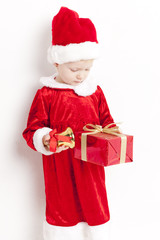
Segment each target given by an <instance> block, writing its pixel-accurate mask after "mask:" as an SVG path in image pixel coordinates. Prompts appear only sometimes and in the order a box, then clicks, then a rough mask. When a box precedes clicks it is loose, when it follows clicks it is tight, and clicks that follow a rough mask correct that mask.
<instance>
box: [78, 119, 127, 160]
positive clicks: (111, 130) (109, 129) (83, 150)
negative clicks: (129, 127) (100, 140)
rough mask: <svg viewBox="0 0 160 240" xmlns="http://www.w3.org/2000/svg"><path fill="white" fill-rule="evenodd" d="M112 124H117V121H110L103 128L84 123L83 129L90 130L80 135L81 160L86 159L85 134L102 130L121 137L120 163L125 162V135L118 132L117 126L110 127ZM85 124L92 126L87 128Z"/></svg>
mask: <svg viewBox="0 0 160 240" xmlns="http://www.w3.org/2000/svg"><path fill="white" fill-rule="evenodd" d="M113 124H119V123H110V124H108V125H106V126H105V127H104V128H102V126H101V125H94V124H86V125H85V126H84V127H83V130H84V131H90V133H82V137H81V159H82V160H84V161H87V135H91V134H95V133H98V132H103V133H108V134H111V135H116V136H119V137H120V138H121V154H120V163H125V159H126V148H127V137H126V136H125V135H124V134H122V133H120V132H119V127H118V126H114V127H110V126H112V125H113ZM87 126H90V127H92V128H87Z"/></svg>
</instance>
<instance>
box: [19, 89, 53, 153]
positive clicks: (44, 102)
mask: <svg viewBox="0 0 160 240" xmlns="http://www.w3.org/2000/svg"><path fill="white" fill-rule="evenodd" d="M50 101H51V94H49V92H48V90H47V88H42V89H39V90H38V91H37V93H36V95H35V97H34V99H33V102H32V105H31V108H30V111H29V116H28V121H27V128H26V129H25V130H24V131H23V133H22V135H23V137H24V139H25V140H26V142H27V144H28V146H29V147H31V148H32V149H33V150H35V151H36V150H37V149H36V148H35V146H34V144H33V135H34V133H35V131H36V130H37V129H40V128H43V127H49V107H50Z"/></svg>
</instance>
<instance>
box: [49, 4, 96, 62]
mask: <svg viewBox="0 0 160 240" xmlns="http://www.w3.org/2000/svg"><path fill="white" fill-rule="evenodd" d="M98 46H99V44H98V40H97V33H96V29H95V26H94V24H93V23H92V21H91V20H90V19H89V18H79V15H78V13H77V12H75V11H73V10H70V9H68V8H66V7H61V9H60V10H59V12H58V14H57V15H56V16H54V18H53V21H52V45H51V46H50V47H49V49H48V61H49V62H50V63H51V64H53V63H59V64H63V63H66V62H74V61H80V60H88V59H95V58H97V57H98V52H99V51H98Z"/></svg>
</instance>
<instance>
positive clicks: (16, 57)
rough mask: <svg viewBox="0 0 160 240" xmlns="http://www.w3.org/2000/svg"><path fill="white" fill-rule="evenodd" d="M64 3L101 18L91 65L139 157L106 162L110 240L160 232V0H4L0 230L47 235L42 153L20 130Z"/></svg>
mask: <svg viewBox="0 0 160 240" xmlns="http://www.w3.org/2000/svg"><path fill="white" fill-rule="evenodd" d="M61 6H66V7H69V8H71V9H73V10H76V11H77V12H78V13H79V15H80V17H89V18H90V19H91V20H92V21H93V22H94V24H95V26H96V28H97V32H98V40H99V42H100V44H101V47H102V51H101V58H100V59H99V60H98V61H96V63H95V66H94V69H93V71H94V74H95V76H96V77H97V78H98V81H99V85H100V86H101V87H102V88H103V90H104V93H105V95H106V99H107V101H108V104H109V107H110V111H111V114H112V116H113V118H114V120H115V122H119V121H122V122H123V125H122V127H121V129H122V130H123V132H124V133H126V134H132V135H134V162H133V163H127V164H122V165H116V166H112V167H107V168H106V186H107V191H108V201H109V206H110V214H111V220H110V240H117V239H120V240H128V239H130V240H135V239H137V240H139V239H146V240H150V239H154V240H159V239H160V232H159V229H158V228H159V226H160V218H159V216H160V192H159V183H160V174H159V170H160V155H159V133H160V131H159V128H158V123H159V121H160V108H159V103H160V93H159V92H160V85H159V84H158V82H159V81H160V44H159V43H160V15H159V12H160V3H159V1H158V0H157V1H156V0H155V1H154V0H135V1H127V0H122V1H119V0H115V1H105V0H101V1H91V0H87V1H86V0H81V1H76V0H70V1H69V0H68V1H63V0H62V1H55V0H52V1H51V0H46V1H42V0H35V1H31V0H23V1H20V0H15V1H9V0H6V1H4V2H3V4H2V3H1V6H0V33H1V37H0V40H1V41H0V42H1V44H0V60H1V88H0V98H1V99H0V104H1V105H0V106H1V124H0V126H1V131H0V132H1V137H0V141H1V144H0V146H1V157H0V161H1V162H0V203H1V204H0V239H5V240H22V239H23V240H28V239H29V240H42V222H43V219H44V214H45V195H44V181H43V169H42V161H41V154H39V153H37V152H34V151H33V150H31V149H30V148H29V147H28V146H27V145H26V143H25V141H24V139H23V138H22V131H23V130H24V128H25V127H26V122H27V116H28V111H29V108H30V105H31V102H32V100H33V97H34V95H35V92H36V90H37V88H39V86H40V85H39V78H40V77H41V76H49V75H51V74H52V73H53V68H52V66H51V65H49V64H48V63H47V60H46V52H47V48H48V46H49V44H50V41H51V21H52V18H53V16H54V15H55V14H56V13H57V12H58V10H59V8H60V7H61Z"/></svg>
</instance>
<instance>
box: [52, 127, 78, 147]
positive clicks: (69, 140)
mask: <svg viewBox="0 0 160 240" xmlns="http://www.w3.org/2000/svg"><path fill="white" fill-rule="evenodd" d="M55 136H57V138H58V142H57V146H58V147H59V146H61V145H64V146H67V147H70V148H74V147H75V138H74V134H73V131H72V129H71V128H70V127H68V128H67V129H66V130H65V131H64V132H62V133H58V134H55ZM58 136H59V137H58Z"/></svg>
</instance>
